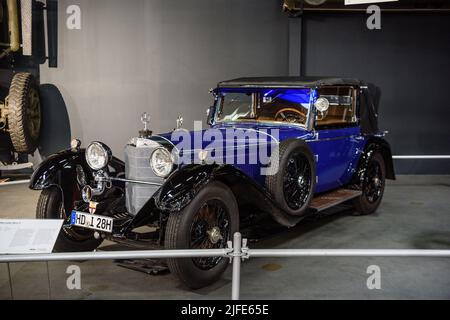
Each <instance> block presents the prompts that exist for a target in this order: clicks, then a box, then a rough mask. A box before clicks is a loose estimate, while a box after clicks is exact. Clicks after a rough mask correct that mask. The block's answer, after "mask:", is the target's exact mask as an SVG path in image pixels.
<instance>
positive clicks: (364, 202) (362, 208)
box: [353, 153, 386, 215]
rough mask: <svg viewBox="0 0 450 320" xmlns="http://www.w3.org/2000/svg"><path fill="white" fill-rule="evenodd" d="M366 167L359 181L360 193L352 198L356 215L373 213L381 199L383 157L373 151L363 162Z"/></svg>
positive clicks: (384, 174)
mask: <svg viewBox="0 0 450 320" xmlns="http://www.w3.org/2000/svg"><path fill="white" fill-rule="evenodd" d="M365 166H366V168H360V170H365V173H364V176H363V179H362V181H361V191H362V195H361V196H359V197H357V198H355V199H354V200H353V204H354V206H355V209H356V212H355V214H356V215H367V214H371V213H374V212H375V211H376V210H377V209H378V207H379V205H380V203H381V200H382V199H383V194H384V188H385V179H386V167H385V162H384V158H383V156H382V155H381V154H380V153H374V154H373V155H372V157H371V158H370V160H369V161H368V162H367V164H365Z"/></svg>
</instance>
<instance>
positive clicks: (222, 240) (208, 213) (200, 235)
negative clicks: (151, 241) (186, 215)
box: [190, 199, 231, 270]
mask: <svg viewBox="0 0 450 320" xmlns="http://www.w3.org/2000/svg"><path fill="white" fill-rule="evenodd" d="M229 221H230V216H229V213H228V210H227V207H226V206H225V204H224V203H222V202H221V201H219V200H215V199H214V200H208V201H207V202H205V203H204V204H203V205H202V207H201V208H200V209H199V210H198V211H197V213H196V214H195V216H194V219H193V221H192V225H191V238H190V248H192V249H219V248H225V247H226V245H227V241H228V240H229V239H230V234H231V225H230V223H229ZM222 259H223V258H222V257H207V258H194V259H192V260H193V261H194V264H195V265H196V266H197V267H198V268H199V269H201V270H210V269H212V268H214V267H215V266H217V265H218V264H219V263H220V261H221V260H222Z"/></svg>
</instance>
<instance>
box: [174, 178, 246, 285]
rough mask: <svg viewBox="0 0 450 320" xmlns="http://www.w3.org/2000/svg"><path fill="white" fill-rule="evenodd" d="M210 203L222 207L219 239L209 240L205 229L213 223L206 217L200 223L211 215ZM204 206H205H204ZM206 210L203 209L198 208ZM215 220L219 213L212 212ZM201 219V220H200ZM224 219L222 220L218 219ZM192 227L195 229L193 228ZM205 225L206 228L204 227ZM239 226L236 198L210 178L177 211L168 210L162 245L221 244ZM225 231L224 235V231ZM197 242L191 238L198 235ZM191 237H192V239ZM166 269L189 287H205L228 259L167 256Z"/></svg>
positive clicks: (211, 245) (225, 266)
mask: <svg viewBox="0 0 450 320" xmlns="http://www.w3.org/2000/svg"><path fill="white" fill-rule="evenodd" d="M211 203H213V204H216V205H217V206H218V207H220V206H221V207H222V209H223V210H224V211H226V212H225V213H226V215H224V216H225V217H226V218H227V220H228V221H227V225H226V227H224V228H221V227H219V229H220V230H221V233H220V235H222V239H221V240H219V241H218V242H217V243H213V242H212V240H211V238H210V237H209V236H208V235H207V232H206V231H211V230H212V229H211V228H215V227H217V226H214V227H213V224H214V223H210V221H211V220H209V221H208V223H207V225H205V227H201V225H200V222H202V220H201V218H200V216H203V219H208V218H210V219H212V218H211V217H212V214H211V212H210V206H212V205H211ZM205 208H206V209H205ZM202 210H206V211H202ZM212 220H216V222H218V221H219V222H220V221H222V220H220V219H219V214H218V213H217V212H216V213H215V219H212ZM203 222H205V221H203ZM222 222H224V221H222ZM194 229H195V230H194ZM206 229H209V230H206ZM238 230H239V209H238V205H237V202H236V199H235V197H234V195H233V193H232V192H231V190H230V189H229V188H228V187H227V186H226V185H224V184H223V183H221V182H218V181H214V182H211V183H210V184H208V185H207V186H206V187H204V188H203V189H202V190H201V191H200V192H199V193H198V195H197V196H196V197H195V198H194V199H193V200H192V201H191V202H190V204H189V205H188V206H187V207H186V208H185V209H183V210H182V211H180V212H178V213H172V214H171V215H170V216H169V219H168V221H167V225H166V230H165V248H166V249H193V248H194V249H196V248H207V249H212V248H225V247H226V246H227V241H230V240H231V239H232V237H233V234H234V233H235V232H238ZM225 234H226V235H225ZM201 237H203V240H202V241H201V244H200V245H197V244H195V245H194V241H195V240H197V239H202V238H201ZM193 238H195V239H194V240H193ZM208 259H209V260H208ZM167 263H168V265H169V269H170V271H171V272H172V273H173V274H174V275H176V276H177V277H178V278H179V279H180V280H181V282H182V283H183V284H184V285H185V286H186V287H188V288H190V289H199V288H203V287H206V286H208V285H210V284H212V283H214V282H215V281H217V280H218V279H219V278H220V276H221V275H222V273H223V272H224V271H225V270H226V268H227V266H228V264H229V260H228V259H226V258H223V257H220V258H202V259H190V258H186V259H168V261H167Z"/></svg>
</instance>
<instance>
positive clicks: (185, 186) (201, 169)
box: [154, 164, 303, 227]
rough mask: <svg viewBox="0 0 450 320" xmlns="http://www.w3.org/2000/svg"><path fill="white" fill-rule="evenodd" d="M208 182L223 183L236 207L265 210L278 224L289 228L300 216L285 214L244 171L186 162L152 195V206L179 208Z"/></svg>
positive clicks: (170, 209)
mask: <svg viewBox="0 0 450 320" xmlns="http://www.w3.org/2000/svg"><path fill="white" fill-rule="evenodd" d="M211 181H220V182H223V183H224V184H226V185H227V186H228V187H229V188H230V189H231V191H232V192H233V194H234V196H235V198H236V200H237V202H238V205H239V207H243V206H246V205H251V206H254V207H255V208H257V209H259V211H260V212H264V213H268V214H270V215H271V216H272V218H273V219H274V220H275V221H277V222H278V223H280V224H281V225H284V226H287V227H292V226H294V225H296V224H297V223H298V222H299V221H300V220H301V219H302V218H303V217H294V216H290V215H288V214H286V213H285V212H284V211H283V210H282V209H280V208H279V206H278V205H277V204H276V203H275V201H274V200H273V198H272V196H271V195H270V193H269V192H268V191H267V190H266V189H265V188H263V187H262V186H260V185H259V184H257V183H256V182H255V181H254V180H253V179H251V178H250V177H249V176H247V175H246V174H245V173H244V172H242V171H240V170H239V169H237V168H235V167H233V166H231V165H217V164H214V165H199V164H196V165H188V166H185V167H183V168H180V169H179V170H177V171H176V172H175V173H173V174H172V175H171V176H170V177H169V178H168V179H167V181H166V182H165V183H164V185H163V186H162V187H161V188H160V189H159V191H158V192H157V193H156V194H155V196H154V200H155V205H156V207H158V209H159V210H161V211H165V212H179V211H181V210H183V209H184V208H185V207H186V206H187V205H188V204H189V203H190V202H191V201H192V200H193V199H194V198H195V196H196V195H197V194H198V193H199V191H200V190H201V189H202V188H204V187H207V185H208V183H210V182H211Z"/></svg>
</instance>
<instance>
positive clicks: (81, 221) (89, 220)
mask: <svg viewBox="0 0 450 320" xmlns="http://www.w3.org/2000/svg"><path fill="white" fill-rule="evenodd" d="M70 224H71V225H72V226H77V227H83V228H87V229H92V230H98V231H103V232H109V233H111V232H112V228H113V219H112V218H109V217H104V216H96V215H93V214H89V213H85V212H78V211H72V216H71V217H70Z"/></svg>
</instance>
